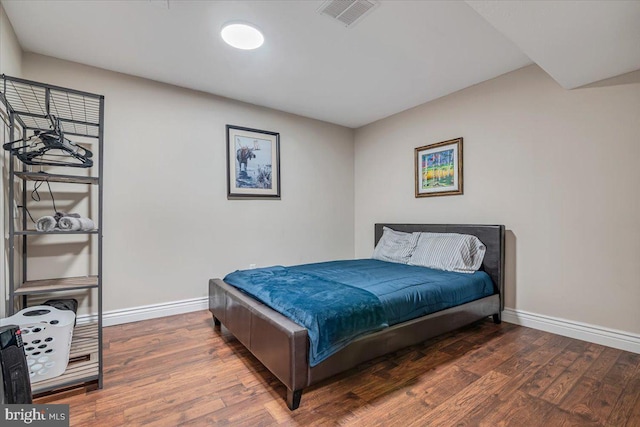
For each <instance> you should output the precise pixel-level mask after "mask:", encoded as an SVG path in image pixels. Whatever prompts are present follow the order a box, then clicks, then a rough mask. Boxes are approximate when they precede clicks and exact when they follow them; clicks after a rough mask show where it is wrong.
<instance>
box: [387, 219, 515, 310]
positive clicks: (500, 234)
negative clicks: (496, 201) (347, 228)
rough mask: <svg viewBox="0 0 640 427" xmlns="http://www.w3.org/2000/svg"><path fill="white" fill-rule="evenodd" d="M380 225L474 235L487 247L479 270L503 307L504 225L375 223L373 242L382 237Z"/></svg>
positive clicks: (406, 229)
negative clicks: (484, 275) (486, 278)
mask: <svg viewBox="0 0 640 427" xmlns="http://www.w3.org/2000/svg"><path fill="white" fill-rule="evenodd" d="M382 227H389V228H391V229H392V230H396V231H404V232H407V233H413V232H416V231H428V232H432V233H460V234H471V235H473V236H476V237H477V238H478V239H480V241H481V242H482V243H484V245H485V246H486V247H487V251H486V252H485V254H484V260H483V262H482V266H481V267H480V269H481V270H483V271H485V272H486V273H487V274H488V275H489V276H490V277H491V279H492V280H493V284H494V285H495V286H496V290H497V291H499V292H500V310H502V309H504V225H469V224H376V225H375V244H378V240H380V237H382Z"/></svg>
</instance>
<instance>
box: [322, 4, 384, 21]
mask: <svg viewBox="0 0 640 427" xmlns="http://www.w3.org/2000/svg"><path fill="white" fill-rule="evenodd" d="M376 6H378V2H377V1H371V0H328V1H325V2H324V3H322V5H321V6H320V8H319V9H318V12H320V13H321V14H322V15H326V16H329V17H331V18H334V19H337V20H338V21H340V23H342V24H343V25H344V26H346V27H351V26H353V25H354V24H355V23H356V22H358V21H360V20H361V19H362V17H363V16H365V15H366V14H367V13H369V12H371V11H372V10H373V9H375V7H376Z"/></svg>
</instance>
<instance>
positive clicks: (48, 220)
mask: <svg viewBox="0 0 640 427" xmlns="http://www.w3.org/2000/svg"><path fill="white" fill-rule="evenodd" d="M54 228H56V219H55V218H54V217H52V216H43V217H42V218H40V219H39V220H38V221H36V230H38V231H52V230H53V229H54Z"/></svg>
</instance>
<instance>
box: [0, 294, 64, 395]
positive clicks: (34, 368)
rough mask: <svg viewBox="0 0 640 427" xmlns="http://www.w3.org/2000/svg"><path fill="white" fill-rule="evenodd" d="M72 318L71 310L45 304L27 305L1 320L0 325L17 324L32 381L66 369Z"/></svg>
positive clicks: (42, 379) (53, 375) (50, 376)
mask: <svg viewBox="0 0 640 427" xmlns="http://www.w3.org/2000/svg"><path fill="white" fill-rule="evenodd" d="M75 319H76V315H75V313H74V312H73V311H69V310H58V309H57V308H55V307H51V306H48V305H36V306H33V307H28V308H25V309H24V310H20V311H19V312H17V313H16V314H14V315H13V316H11V317H7V318H4V319H0V326H4V325H19V326H20V330H21V331H22V341H23V342H24V352H25V354H26V355H27V365H28V366H29V377H30V379H31V383H37V382H39V381H44V380H48V379H49V378H54V377H57V376H59V375H62V374H63V373H64V371H65V369H67V364H68V363H69V350H70V348H71V337H72V336H73V326H74V323H75Z"/></svg>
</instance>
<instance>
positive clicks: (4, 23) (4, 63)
mask: <svg viewBox="0 0 640 427" xmlns="http://www.w3.org/2000/svg"><path fill="white" fill-rule="evenodd" d="M0 74H6V75H9V76H15V77H20V76H21V75H22V49H21V48H20V44H19V43H18V39H17V37H16V35H15V33H14V31H13V27H12V26H11V23H10V22H9V18H8V17H7V15H6V13H5V11H4V8H3V7H2V4H0ZM8 141H9V127H8V117H7V115H6V111H5V109H4V106H3V105H2V103H0V144H4V143H5V142H8ZM0 168H1V169H2V171H1V172H2V174H1V176H2V178H1V179H0V183H1V184H2V191H0V206H2V209H1V210H0V224H2V230H3V233H2V239H0V254H2V260H3V262H0V295H4V296H5V298H3V302H4V301H5V300H6V295H7V292H8V289H7V288H6V283H7V281H8V279H9V278H8V273H7V271H6V268H5V267H6V265H7V262H8V256H9V255H8V252H7V245H6V243H7V242H6V237H5V236H6V235H7V232H8V228H9V225H8V222H7V221H8V220H7V218H6V213H7V208H6V200H7V185H6V183H7V176H8V169H7V168H8V163H7V156H5V151H4V150H1V149H0ZM5 308H6V307H5V304H4V303H0V317H2V316H4V313H5Z"/></svg>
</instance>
